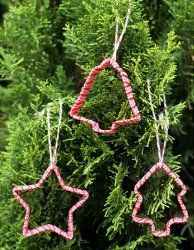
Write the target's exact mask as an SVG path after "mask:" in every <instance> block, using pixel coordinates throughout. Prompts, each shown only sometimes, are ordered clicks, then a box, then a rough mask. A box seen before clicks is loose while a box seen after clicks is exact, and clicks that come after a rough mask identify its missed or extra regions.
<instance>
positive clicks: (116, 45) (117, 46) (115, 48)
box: [112, 0, 131, 61]
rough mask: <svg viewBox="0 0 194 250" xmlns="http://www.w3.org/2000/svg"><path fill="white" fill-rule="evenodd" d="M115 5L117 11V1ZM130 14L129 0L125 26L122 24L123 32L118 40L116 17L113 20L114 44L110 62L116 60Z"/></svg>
mask: <svg viewBox="0 0 194 250" xmlns="http://www.w3.org/2000/svg"><path fill="white" fill-rule="evenodd" d="M115 5H116V8H117V9H118V0H116V1H115ZM130 13H131V0H129V8H128V11H127V15H126V18H125V24H124V27H123V30H122V32H121V35H120V37H119V38H118V31H119V21H118V17H116V20H115V43H114V51H113V55H112V60H114V61H116V59H117V52H118V49H119V47H120V44H121V42H122V39H123V36H124V34H125V32H126V29H127V25H128V23H129V16H130Z"/></svg>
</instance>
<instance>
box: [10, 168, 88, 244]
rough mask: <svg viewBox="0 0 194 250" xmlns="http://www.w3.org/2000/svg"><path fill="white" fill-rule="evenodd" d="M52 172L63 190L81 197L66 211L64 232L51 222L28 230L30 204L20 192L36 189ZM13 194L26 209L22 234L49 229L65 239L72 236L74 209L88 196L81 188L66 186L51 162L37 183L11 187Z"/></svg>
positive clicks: (28, 234) (31, 233) (26, 234)
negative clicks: (66, 220) (66, 217)
mask: <svg viewBox="0 0 194 250" xmlns="http://www.w3.org/2000/svg"><path fill="white" fill-rule="evenodd" d="M52 172H54V173H55V175H56V177H57V180H58V182H59V184H60V186H61V187H62V189H63V190H65V191H68V192H71V193H74V194H79V195H81V196H82V198H81V199H80V200H79V201H78V202H77V203H76V204H75V205H74V206H72V207H71V208H70V210H69V212H68V231H67V232H65V231H63V230H62V229H60V228H58V227H57V226H55V225H52V224H46V225H43V226H39V227H37V228H35V229H32V230H30V229H29V222H30V213H31V212H30V211H31V210H30V206H29V204H28V203H27V202H26V201H25V200H24V199H23V198H22V196H21V195H20V193H21V192H22V191H31V190H35V189H38V188H39V187H40V186H42V185H43V184H44V182H45V181H46V179H47V178H48V177H49V176H50V175H51V173H52ZM13 195H14V196H15V198H16V199H17V200H18V201H19V203H20V204H21V205H22V206H23V207H24V208H25V210H26V214H25V218H24V224H23V228H22V229H23V235H25V236H33V235H36V234H39V233H40V232H44V231H51V232H54V233H57V234H59V235H61V236H62V237H64V238H66V239H70V240H71V239H72V238H73V233H74V226H73V213H74V211H75V210H76V209H78V208H79V207H80V206H82V205H83V204H84V203H85V202H86V200H87V199H88V197H89V194H88V192H87V191H85V190H81V189H77V188H72V187H69V186H67V185H66V184H65V183H64V182H63V179H62V177H61V175H60V172H59V169H58V167H57V166H56V165H54V164H51V165H50V166H49V167H48V168H47V169H46V171H45V172H44V174H43V176H42V177H41V179H40V180H39V182H38V183H36V184H32V185H25V186H17V187H14V188H13Z"/></svg>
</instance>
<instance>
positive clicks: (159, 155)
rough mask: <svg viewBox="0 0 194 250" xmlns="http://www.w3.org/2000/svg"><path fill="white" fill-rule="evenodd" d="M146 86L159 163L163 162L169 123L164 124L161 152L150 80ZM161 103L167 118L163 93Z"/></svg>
mask: <svg viewBox="0 0 194 250" xmlns="http://www.w3.org/2000/svg"><path fill="white" fill-rule="evenodd" d="M147 86H148V95H149V102H150V107H151V111H152V115H153V119H154V125H155V129H156V143H157V148H158V158H159V161H160V162H161V163H163V161H164V155H165V151H166V144H167V141H168V130H169V122H167V121H165V122H164V130H165V138H164V142H163V148H162V151H161V142H160V137H159V127H158V125H157V118H156V113H155V110H154V105H153V100H152V94H151V86H150V80H148V81H147ZM163 103H164V113H165V116H166V117H168V111H167V103H166V95H165V92H164V93H163Z"/></svg>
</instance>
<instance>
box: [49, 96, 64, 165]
mask: <svg viewBox="0 0 194 250" xmlns="http://www.w3.org/2000/svg"><path fill="white" fill-rule="evenodd" d="M51 105H52V103H49V104H48V105H47V130H48V146H49V155H50V163H51V164H56V162H57V149H58V143H59V134H60V128H61V120H62V111H63V103H62V100H61V99H59V117H58V127H57V135H56V141H55V146H54V148H53V150H52V144H51V125H50V112H51V111H50V106H51Z"/></svg>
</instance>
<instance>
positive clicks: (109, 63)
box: [69, 1, 141, 134]
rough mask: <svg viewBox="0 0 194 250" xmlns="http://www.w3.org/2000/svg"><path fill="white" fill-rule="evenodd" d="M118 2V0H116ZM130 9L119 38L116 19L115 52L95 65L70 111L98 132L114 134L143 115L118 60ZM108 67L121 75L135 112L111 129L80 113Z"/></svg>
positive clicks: (116, 122) (115, 123)
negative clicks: (101, 126)
mask: <svg viewBox="0 0 194 250" xmlns="http://www.w3.org/2000/svg"><path fill="white" fill-rule="evenodd" d="M116 2H117V4H118V1H116ZM129 2H130V1H129ZM130 11H131V9H130V8H129V9H128V12H127V16H126V20H125V25H124V28H123V30H122V32H121V35H120V37H119V38H118V27H119V22H118V20H117V19H116V31H115V44H114V53H113V56H112V58H107V59H105V60H104V61H103V62H102V63H101V64H100V65H98V66H97V67H95V68H94V69H93V70H92V71H91V72H90V74H89V76H88V78H87V80H86V81H85V83H84V86H83V87H82V90H81V92H80V94H79V97H78V99H77V100H76V102H75V104H74V105H73V107H72V108H71V110H70V112H69V114H70V116H71V117H73V118H74V119H77V120H80V121H83V122H85V123H88V124H90V125H91V126H92V129H93V130H94V131H95V132H98V133H101V134H114V133H116V131H117V129H118V127H119V126H121V125H122V126H126V125H128V124H134V123H139V122H140V120H141V116H140V113H139V110H138V107H137V106H136V103H135V100H134V97H133V90H132V87H131V83H130V81H129V78H128V75H127V73H126V72H125V71H124V70H123V69H122V68H121V67H120V66H119V65H118V63H117V62H116V55H117V51H118V49H119V46H120V44H121V41H122V39H123V36H124V33H125V31H126V28H127V24H128V21H129V15H130ZM107 67H112V68H113V69H114V70H115V71H116V72H117V73H118V74H119V76H120V77H121V80H122V83H123V86H124V89H125V92H126V95H127V100H128V102H129V105H130V107H131V111H132V113H133V117H132V118H130V119H122V120H118V121H115V122H113V124H112V126H111V128H110V129H106V130H103V129H101V128H100V125H99V123H98V122H95V121H93V120H92V119H88V118H86V117H83V116H82V115H80V114H78V113H79V111H80V110H81V109H82V107H83V105H84V103H85V101H86V97H87V95H88V93H89V92H90V88H91V86H92V84H93V83H94V81H95V79H96V78H97V76H98V74H99V73H100V71H103V70H105V69H106V68H107Z"/></svg>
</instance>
